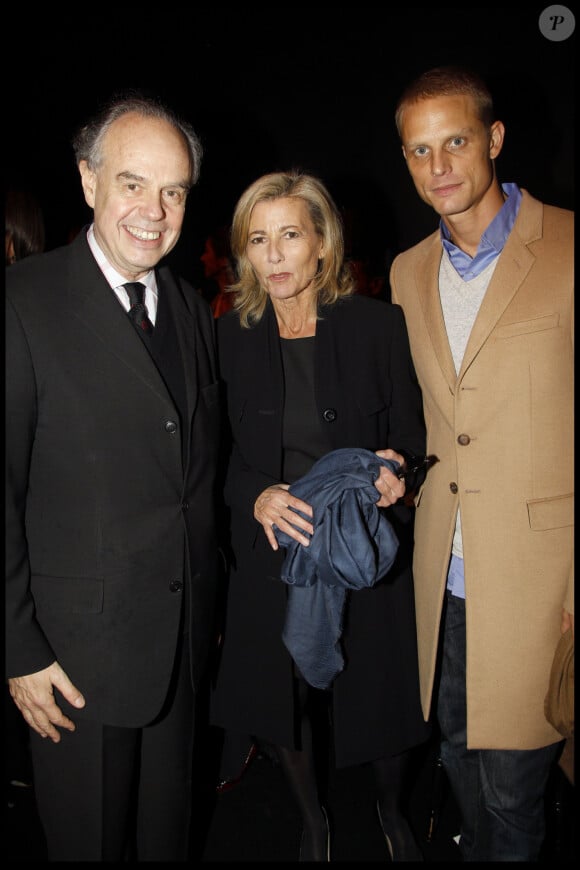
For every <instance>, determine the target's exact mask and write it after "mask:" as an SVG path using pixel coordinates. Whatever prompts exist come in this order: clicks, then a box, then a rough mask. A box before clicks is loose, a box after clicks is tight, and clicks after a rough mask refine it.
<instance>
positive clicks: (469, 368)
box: [390, 191, 574, 749]
mask: <svg viewBox="0 0 580 870" xmlns="http://www.w3.org/2000/svg"><path fill="white" fill-rule="evenodd" d="M573 226H574V216H573V213H572V212H570V211H565V210H562V209H559V208H554V207H551V206H546V205H543V204H542V203H541V202H538V201H537V200H536V199H534V198H533V197H531V196H530V195H529V194H528V193H527V192H526V191H523V199H522V203H521V207H520V211H519V214H518V217H517V219H516V222H515V225H514V227H513V230H512V232H511V233H510V236H509V238H508V240H507V242H506V245H505V247H504V250H503V252H502V254H501V255H500V259H499V262H498V264H497V266H496V269H495V272H494V274H493V277H492V279H491V282H490V284H489V287H488V290H487V292H486V295H485V297H484V300H483V303H482V305H481V309H480V311H479V313H478V316H477V319H476V321H475V324H474V326H473V330H472V332H471V335H470V338H469V341H468V344H467V347H466V351H465V356H464V359H463V363H462V366H461V370H460V372H459V375H458V376H457V375H456V372H455V368H454V364H453V359H452V356H451V350H450V348H449V343H448V340H447V334H446V330H445V325H444V321H443V315H442V310H441V304H440V298H439V288H438V275H439V264H440V260H441V253H442V246H441V241H440V234H439V230H437V231H436V232H435V233H433V234H432V235H430V236H429V237H428V238H426V239H424V240H423V241H422V242H420V243H419V244H417V245H415V246H414V247H413V248H411V249H410V250H408V251H405V252H404V253H402V254H400V255H399V256H398V257H397V258H396V259H395V261H394V263H393V265H392V268H391V275H390V279H391V288H392V296H393V302H396V303H398V304H399V305H401V306H402V308H403V310H404V313H405V318H406V322H407V328H408V331H409V339H410V343H411V353H412V356H413V361H414V364H415V368H416V372H417V376H418V378H419V383H420V385H421V389H422V392H423V402H424V410H425V419H426V424H427V450H428V452H429V453H434V454H435V455H436V456H437V457H438V458H439V462H438V463H437V464H436V465H435V466H434V467H433V468H431V470H430V471H429V474H428V476H427V480H426V482H425V483H424V485H423V487H422V489H421V490H420V492H419V494H418V497H417V511H416V525H415V552H414V578H415V603H416V612H417V631H418V645H419V669H420V683H421V700H422V706H423V713H424V716H425V717H427V716H428V715H429V712H430V709H431V703H432V695H433V685H434V678H435V666H436V656H437V648H438V638H439V628H440V622H441V611H442V606H443V601H444V594H445V587H446V576H447V568H448V562H449V557H450V552H451V544H452V539H453V530H454V527H455V518H456V514H457V509H458V507H461V525H462V533H463V555H464V565H465V589H466V626H467V745H468V747H469V748H471V749H534V748H538V747H541V746H545V745H549V744H551V743H554V742H556V741H557V740H559V739H561V736H560V735H559V734H558V732H557V731H555V730H554V728H553V727H552V726H551V725H549V724H548V722H547V721H546V718H545V716H544V697H545V694H546V689H547V687H548V680H549V674H550V665H551V662H552V658H553V655H554V651H555V649H556V644H557V642H558V639H559V637H560V622H561V617H562V608H563V607H565V608H566V610H568V611H569V612H572V613H573V612H574V603H573V522H574V515H573V480H574V478H573V415H574V406H573V364H574V360H573V293H574V274H573V249H574V245H573V240H574V229H573Z"/></svg>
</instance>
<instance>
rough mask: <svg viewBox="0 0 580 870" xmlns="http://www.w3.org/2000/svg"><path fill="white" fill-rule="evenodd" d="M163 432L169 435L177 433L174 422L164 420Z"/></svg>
mask: <svg viewBox="0 0 580 870" xmlns="http://www.w3.org/2000/svg"><path fill="white" fill-rule="evenodd" d="M165 431H166V432H169V434H170V435H175V433H176V432H177V423H176V422H175V420H166V421H165Z"/></svg>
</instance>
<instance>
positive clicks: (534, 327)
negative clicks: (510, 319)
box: [495, 312, 560, 338]
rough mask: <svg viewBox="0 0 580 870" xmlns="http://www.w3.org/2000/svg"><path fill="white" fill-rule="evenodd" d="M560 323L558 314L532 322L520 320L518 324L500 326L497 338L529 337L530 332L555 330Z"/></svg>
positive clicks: (535, 319)
mask: <svg viewBox="0 0 580 870" xmlns="http://www.w3.org/2000/svg"><path fill="white" fill-rule="evenodd" d="M559 321H560V315H559V314H558V312H554V314H545V315H544V316H543V317H534V318H533V319H532V320H519V321H517V322H516V323H505V324H504V325H503V326H498V328H497V329H496V331H495V338H513V337H514V336H516V335H527V334H529V333H530V332H542V331H543V330H545V329H555V328H556V327H557V326H558V323H559Z"/></svg>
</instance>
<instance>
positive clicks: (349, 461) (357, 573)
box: [274, 447, 399, 689]
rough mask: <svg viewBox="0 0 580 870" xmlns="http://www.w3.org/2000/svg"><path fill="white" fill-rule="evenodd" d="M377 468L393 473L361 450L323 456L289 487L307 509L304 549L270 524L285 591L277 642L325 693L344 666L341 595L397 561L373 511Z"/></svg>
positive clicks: (388, 533)
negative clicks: (280, 553) (309, 527)
mask: <svg viewBox="0 0 580 870" xmlns="http://www.w3.org/2000/svg"><path fill="white" fill-rule="evenodd" d="M381 465H385V466H387V468H390V469H391V471H396V470H397V469H398V467H399V465H398V463H397V462H395V461H394V460H390V459H382V458H381V457H379V456H377V455H376V453H373V452H372V451H371V450H365V449H362V448H350V447H347V448H341V449H338V450H333V451H331V452H330V453H327V454H326V455H325V456H323V457H322V459H319V460H318V462H316V463H315V464H314V465H313V466H312V468H311V469H310V471H309V472H308V473H307V474H305V475H304V476H303V477H301V478H300V479H299V480H297V481H295V483H293V484H292V485H291V486H290V492H291V493H292V495H295V496H297V497H298V498H300V499H302V500H303V501H305V502H308V504H310V505H311V506H312V509H313V514H314V516H313V519H312V524H313V526H314V533H313V535H312V536H311V538H310V544H309V546H308V547H305V546H303V545H302V544H299V543H298V542H297V541H295V540H294V539H293V538H290V537H289V536H288V535H287V534H286V533H285V532H282V531H281V530H280V529H279V528H278V527H277V526H274V534H275V535H276V540H277V541H278V543H279V544H280V546H282V547H285V548H286V555H285V558H284V562H283V565H282V571H281V580H283V581H284V582H285V583H287V584H288V586H289V589H288V602H287V607H286V618H285V624H284V628H283V632H282V639H283V642H284V644H285V646H286V648H287V649H288V651H289V653H290V655H291V656H292V658H293V660H294V662H295V664H296V666H297V667H298V669H299V671H300V673H301V674H302V676H303V677H304V679H305V680H306V681H307V682H308V683H309V684H310V685H311V686H315V687H316V688H319V689H327V688H330V686H331V685H332V682H333V680H334V679H335V678H336V676H337V675H338V674H339V673H340V672H341V671H342V669H343V668H344V657H343V654H342V651H341V647H340V638H341V634H342V623H343V613H344V607H345V602H346V597H347V592H348V591H349V590H356V589H364V588H366V587H370V586H373V585H374V584H375V583H376V582H377V581H378V580H379V579H380V578H381V577H384V576H385V574H386V573H387V572H388V571H389V569H390V568H391V566H392V564H393V562H394V561H395V557H396V555H397V550H398V547H399V541H398V539H397V536H396V534H395V532H394V530H393V527H392V526H391V523H390V522H389V520H388V519H387V517H386V516H385V513H384V512H383V511H382V510H381V509H380V508H378V507H377V506H376V502H377V501H378V499H379V493H378V491H377V489H376V487H375V485H374V482H375V480H376V479H377V477H378V475H379V472H380V468H381ZM303 516H304V515H303Z"/></svg>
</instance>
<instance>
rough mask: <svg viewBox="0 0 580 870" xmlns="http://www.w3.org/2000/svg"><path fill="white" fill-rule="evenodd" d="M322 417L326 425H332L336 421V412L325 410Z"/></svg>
mask: <svg viewBox="0 0 580 870" xmlns="http://www.w3.org/2000/svg"><path fill="white" fill-rule="evenodd" d="M322 417H323V419H324V420H325V421H326V422H327V423H334V421H335V420H336V411H335V410H334V408H326V410H325V411H323V412H322Z"/></svg>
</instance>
